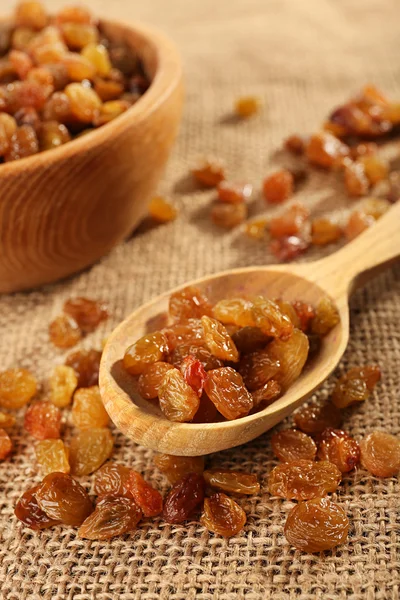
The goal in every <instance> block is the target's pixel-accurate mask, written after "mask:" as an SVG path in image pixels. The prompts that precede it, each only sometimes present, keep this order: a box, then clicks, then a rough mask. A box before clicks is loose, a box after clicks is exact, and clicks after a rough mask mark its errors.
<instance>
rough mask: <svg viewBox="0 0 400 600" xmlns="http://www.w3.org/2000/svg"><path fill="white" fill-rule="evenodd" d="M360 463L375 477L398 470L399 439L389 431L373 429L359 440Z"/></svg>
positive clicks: (384, 475) (391, 473)
mask: <svg viewBox="0 0 400 600" xmlns="http://www.w3.org/2000/svg"><path fill="white" fill-rule="evenodd" d="M360 450H361V464H362V466H363V467H364V468H365V469H367V471H369V472H370V473H372V474H373V475H375V476H376V477H392V476H393V475H396V473H398V472H399V471H400V440H399V439H398V438H397V437H396V436H394V435H391V434H390V433H385V432H383V431H373V432H372V433H370V434H369V435H367V436H366V437H365V438H364V439H363V440H361V442H360Z"/></svg>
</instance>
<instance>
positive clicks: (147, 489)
mask: <svg viewBox="0 0 400 600" xmlns="http://www.w3.org/2000/svg"><path fill="white" fill-rule="evenodd" d="M129 489H130V492H131V494H132V497H133V499H134V500H135V502H136V504H137V505H138V506H139V507H140V509H141V510H142V512H143V515H144V516H145V517H155V516H156V515H159V514H160V513H161V512H162V509H163V499H162V496H161V494H160V492H158V491H157V490H156V489H154V488H153V487H152V486H151V485H150V484H149V483H148V482H147V481H146V480H145V479H143V477H142V476H141V475H140V473H137V472H136V471H131V473H130V476H129Z"/></svg>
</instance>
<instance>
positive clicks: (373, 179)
mask: <svg viewBox="0 0 400 600" xmlns="http://www.w3.org/2000/svg"><path fill="white" fill-rule="evenodd" d="M358 162H360V163H361V164H362V165H363V167H364V172H365V175H366V177H367V179H368V181H369V183H370V184H371V185H375V184H376V183H378V182H379V181H382V179H386V178H387V176H388V174H389V166H388V164H387V162H386V161H385V160H383V159H382V158H379V157H378V156H374V155H367V156H363V157H361V158H360V159H359V161H358Z"/></svg>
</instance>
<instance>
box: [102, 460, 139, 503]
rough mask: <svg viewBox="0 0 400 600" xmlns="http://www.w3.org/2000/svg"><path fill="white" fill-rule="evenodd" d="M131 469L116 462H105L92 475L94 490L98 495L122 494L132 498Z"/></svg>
mask: <svg viewBox="0 0 400 600" xmlns="http://www.w3.org/2000/svg"><path fill="white" fill-rule="evenodd" d="M130 476H131V469H129V467H125V466H124V465H119V464H117V463H112V462H109V463H106V464H105V465H103V466H102V467H101V468H100V469H99V470H98V471H96V475H95V477H94V491H95V493H96V494H97V495H98V496H124V497H125V498H132V493H131V487H130Z"/></svg>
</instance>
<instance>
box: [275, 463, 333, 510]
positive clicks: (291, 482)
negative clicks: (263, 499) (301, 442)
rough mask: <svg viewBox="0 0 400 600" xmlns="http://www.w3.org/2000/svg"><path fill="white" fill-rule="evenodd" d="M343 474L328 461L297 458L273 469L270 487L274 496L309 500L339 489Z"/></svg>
mask: <svg viewBox="0 0 400 600" xmlns="http://www.w3.org/2000/svg"><path fill="white" fill-rule="evenodd" d="M341 479H342V474H341V472H340V471H339V469H338V468H337V467H336V466H335V465H333V464H332V463H330V462H328V461H320V462H313V461H311V460H297V461H295V462H288V463H282V464H280V465H278V466H277V467H275V468H274V469H272V471H271V473H270V475H269V478H268V489H269V491H270V493H271V494H272V495H273V496H280V497H281V498H287V499H288V500H292V499H295V500H308V499H310V498H319V497H320V496H325V494H327V493H328V492H334V491H335V490H337V488H338V486H339V484H340V481H341Z"/></svg>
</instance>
